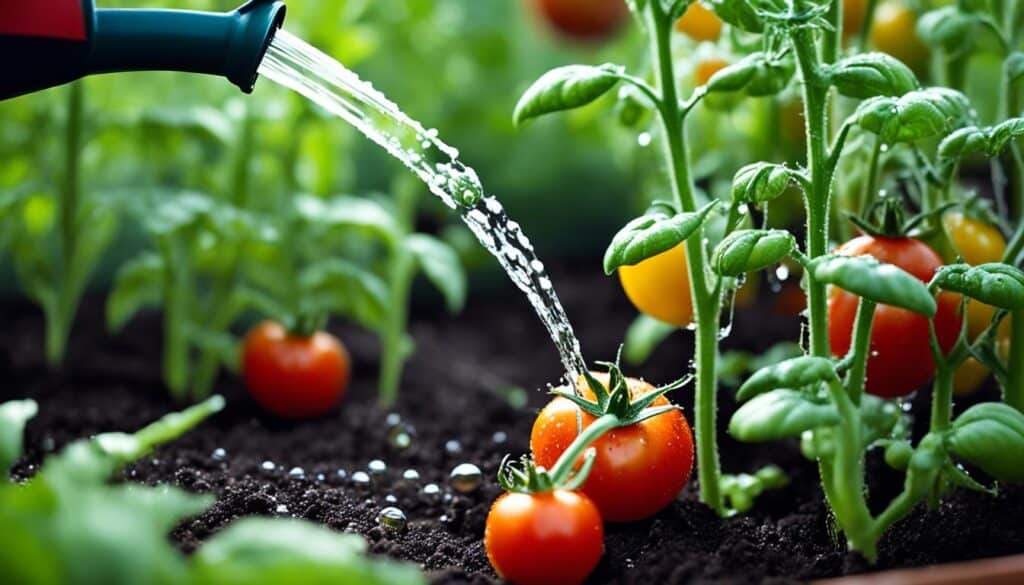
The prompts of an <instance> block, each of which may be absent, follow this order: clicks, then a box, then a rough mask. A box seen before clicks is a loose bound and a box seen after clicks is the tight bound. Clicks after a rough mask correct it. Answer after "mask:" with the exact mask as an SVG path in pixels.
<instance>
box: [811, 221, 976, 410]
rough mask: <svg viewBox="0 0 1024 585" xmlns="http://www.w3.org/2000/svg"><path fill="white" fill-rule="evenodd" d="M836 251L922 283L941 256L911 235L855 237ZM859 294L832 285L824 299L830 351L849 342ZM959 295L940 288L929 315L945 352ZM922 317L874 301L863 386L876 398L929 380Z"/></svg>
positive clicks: (841, 350) (839, 351)
mask: <svg viewBox="0 0 1024 585" xmlns="http://www.w3.org/2000/svg"><path fill="white" fill-rule="evenodd" d="M836 253H838V254H846V255H850V256H861V255H870V256H874V257H875V258H877V259H878V260H879V261H880V262H884V263H887V264H894V265H896V266H898V267H899V268H902V269H903V270H906V271H907V272H909V273H910V274H912V275H913V276H914V277H916V278H917V279H918V280H920V281H922V282H928V281H930V280H931V278H932V276H933V275H934V274H935V271H936V270H937V269H938V268H939V267H940V266H942V258H941V257H940V256H939V254H938V253H937V252H936V251H935V250H933V249H932V248H931V247H930V246H928V244H925V243H924V242H922V241H920V240H916V239H914V238H906V237H882V236H870V235H865V236H860V237H857V238H854V239H853V240H850V241H849V242H847V243H845V244H843V245H842V246H840V247H839V248H838V249H837V250H836ZM859 299H860V298H859V297H857V296H856V295H854V294H851V293H849V292H847V291H844V290H841V289H838V288H834V289H833V290H832V294H831V296H830V298H829V306H828V317H829V319H828V321H829V323H828V332H829V341H830V343H831V345H832V353H834V354H836V355H845V354H846V352H847V351H849V349H850V344H851V343H852V334H853V324H854V322H855V320H856V315H857V304H858V302H859ZM959 302H960V297H959V296H958V295H954V294H950V293H940V294H939V297H938V305H939V306H938V312H937V313H936V314H935V317H934V320H935V332H936V335H937V336H938V339H939V346H940V347H941V348H942V349H943V351H946V352H948V351H949V350H950V349H952V347H953V345H954V343H955V342H956V338H957V335H958V334H959V331H960V317H959V315H958V314H957V313H958V308H959ZM929 339H930V336H929V327H928V319H927V318H926V317H924V316H922V315H918V314H916V313H913V312H911V311H908V310H906V309H901V308H898V307H893V306H889V305H878V307H877V309H876V310H875V321H874V326H873V327H872V329H871V343H870V352H871V353H870V355H869V356H868V368H867V382H866V385H865V388H866V390H867V391H868V392H869V393H871V394H874V395H876V396H880V397H882V398H895V397H898V396H905V395H907V394H909V393H911V392H913V391H914V390H916V389H918V388H919V387H921V386H922V385H924V384H925V383H927V382H928V380H930V379H931V377H932V375H933V374H934V373H935V360H934V358H933V356H932V352H931V345H930V341H929Z"/></svg>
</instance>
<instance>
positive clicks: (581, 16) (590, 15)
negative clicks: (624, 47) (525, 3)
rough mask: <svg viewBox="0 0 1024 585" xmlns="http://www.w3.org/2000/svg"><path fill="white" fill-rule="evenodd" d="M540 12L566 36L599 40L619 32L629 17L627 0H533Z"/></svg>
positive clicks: (585, 39) (552, 25)
mask: <svg viewBox="0 0 1024 585" xmlns="http://www.w3.org/2000/svg"><path fill="white" fill-rule="evenodd" d="M531 2H532V3H533V6H534V8H535V9H536V11H537V13H538V14H540V15H541V16H543V17H544V20H546V21H547V22H548V24H550V25H551V27H552V28H554V29H555V30H556V31H558V32H559V33H561V34H563V35H564V36H567V37H570V38H574V39H579V40H583V41H599V40H603V39H606V38H608V37H610V36H612V35H613V34H615V33H616V32H617V31H618V30H619V29H620V28H622V25H623V24H625V22H626V20H627V19H628V18H629V8H628V7H627V6H626V3H625V1H624V0H531Z"/></svg>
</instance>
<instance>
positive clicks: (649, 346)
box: [622, 313, 678, 366]
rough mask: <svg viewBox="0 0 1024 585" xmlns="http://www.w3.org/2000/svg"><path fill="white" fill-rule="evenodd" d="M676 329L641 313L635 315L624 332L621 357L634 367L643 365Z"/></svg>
mask: <svg viewBox="0 0 1024 585" xmlns="http://www.w3.org/2000/svg"><path fill="white" fill-rule="evenodd" d="M677 329H678V327H676V326H675V325H669V324H668V323H664V322H662V321H659V320H657V319H655V318H654V317H650V316H648V315H644V314H643V313H641V314H639V315H637V317H636V319H633V322H632V323H631V324H630V325H629V329H627V330H626V342H625V343H624V344H623V347H622V357H624V358H625V359H626V363H628V364H631V365H634V366H638V365H640V364H642V363H644V362H645V361H647V358H649V357H650V356H651V353H653V352H654V350H655V349H657V347H658V346H659V345H661V342H662V341H664V340H665V338H667V337H668V336H669V335H671V334H672V332H673V331H676V330H677Z"/></svg>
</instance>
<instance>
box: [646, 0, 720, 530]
mask: <svg viewBox="0 0 1024 585" xmlns="http://www.w3.org/2000/svg"><path fill="white" fill-rule="evenodd" d="M647 22H648V32H649V33H650V34H651V36H652V38H653V39H654V43H653V46H652V51H653V55H652V59H653V61H654V62H655V63H656V64H657V67H656V69H655V81H656V87H657V88H658V89H659V90H660V91H661V101H660V103H659V106H660V107H659V113H660V114H661V116H660V117H661V122H662V128H663V129H664V134H665V141H664V148H665V157H666V159H667V160H668V163H669V168H670V172H671V176H672V193H673V195H674V197H675V200H676V203H677V204H678V206H679V208H680V209H681V210H683V211H696V209H697V204H696V199H695V197H694V192H693V185H692V177H691V176H690V166H689V160H688V157H687V151H686V137H685V131H686V130H685V126H684V121H685V120H684V113H683V111H682V110H681V108H680V105H679V98H678V95H677V91H676V85H675V79H676V76H675V70H674V64H673V60H672V47H671V35H672V22H671V19H670V18H669V17H668V15H667V14H665V13H664V11H663V8H662V7H661V4H660V3H659V2H649V3H648V9H647ZM702 234H703V228H701V234H698V235H695V236H693V237H691V238H690V239H688V240H687V241H686V256H687V264H688V270H689V276H690V292H691V296H692V299H693V308H694V319H695V321H696V324H697V330H696V339H695V345H696V350H695V353H696V395H695V406H694V418H695V421H694V431H695V436H696V443H697V465H698V473H699V477H700V496H701V501H703V502H704V503H705V504H707V505H708V506H710V507H711V508H712V509H713V510H715V512H717V513H718V514H719V515H725V514H726V513H727V510H726V509H725V505H724V502H723V499H722V491H721V468H720V464H719V459H718V437H717V434H718V432H717V431H718V429H717V426H716V418H717V396H716V393H717V391H718V372H717V370H718V366H717V363H716V362H717V360H718V329H719V319H720V312H721V298H720V293H719V292H717V291H716V290H711V289H709V287H708V277H707V274H708V273H707V269H706V267H707V262H708V261H707V255H706V250H705V247H704V242H703V240H704V238H703V236H702Z"/></svg>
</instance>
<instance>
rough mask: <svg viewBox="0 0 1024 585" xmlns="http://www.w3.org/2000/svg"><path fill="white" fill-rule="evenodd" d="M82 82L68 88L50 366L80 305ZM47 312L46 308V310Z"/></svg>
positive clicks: (58, 357) (59, 355) (58, 359)
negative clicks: (77, 278) (77, 279)
mask: <svg viewBox="0 0 1024 585" xmlns="http://www.w3.org/2000/svg"><path fill="white" fill-rule="evenodd" d="M82 94H83V89H82V82H81V81H76V82H75V83H72V84H71V86H70V87H69V88H68V120H67V128H66V136H65V142H64V156H65V158H64V184H63V187H62V189H61V193H60V215H59V220H58V221H59V222H60V238H61V239H60V258H59V261H58V263H57V265H58V269H59V273H58V276H57V281H56V283H55V284H56V287H57V291H56V293H57V299H56V306H53V307H52V309H51V310H49V311H47V315H46V359H47V361H48V362H49V363H50V365H51V366H58V365H60V363H61V362H62V361H63V360H64V351H65V348H66V347H67V342H68V335H69V334H70V333H71V322H72V321H73V320H74V318H75V307H76V305H77V304H78V293H79V291H78V290H77V289H78V287H77V286H76V283H75V282H74V280H75V279H74V273H75V267H74V265H73V264H74V257H75V250H76V249H77V247H78V214H79V207H80V205H81V201H80V199H81V191H82V187H81V179H80V174H81V158H82V109H83V101H84V98H83V95H82ZM44 308H45V307H44Z"/></svg>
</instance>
